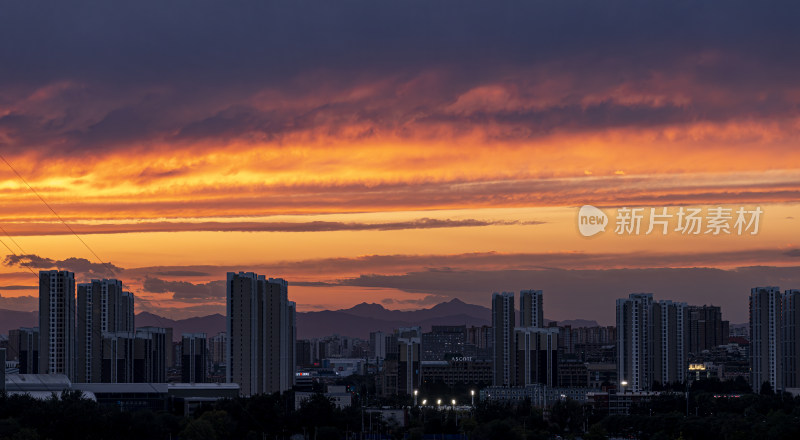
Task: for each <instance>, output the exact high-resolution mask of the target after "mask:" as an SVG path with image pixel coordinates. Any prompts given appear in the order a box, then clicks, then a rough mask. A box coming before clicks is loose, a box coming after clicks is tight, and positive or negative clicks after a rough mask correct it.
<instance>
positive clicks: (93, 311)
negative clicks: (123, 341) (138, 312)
mask: <svg viewBox="0 0 800 440" xmlns="http://www.w3.org/2000/svg"><path fill="white" fill-rule="evenodd" d="M77 293H78V299H77V301H78V312H77V313H78V314H77V345H76V352H77V356H78V357H77V359H78V362H77V366H76V381H77V382H79V383H97V382H101V381H102V364H103V359H104V356H103V348H104V343H103V338H104V336H105V334H106V333H111V334H116V333H118V332H125V333H132V332H134V308H133V294H131V293H130V292H125V291H123V290H122V282H121V281H119V280H115V279H110V280H109V279H103V280H92V281H91V282H90V283H81V284H78V289H77Z"/></svg>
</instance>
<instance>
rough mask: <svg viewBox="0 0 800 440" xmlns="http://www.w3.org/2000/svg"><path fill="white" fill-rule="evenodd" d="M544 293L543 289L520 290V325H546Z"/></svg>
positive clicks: (541, 326)
mask: <svg viewBox="0 0 800 440" xmlns="http://www.w3.org/2000/svg"><path fill="white" fill-rule="evenodd" d="M543 299H544V295H543V294H542V291H541V290H522V291H520V292H519V326H520V327H535V328H543V327H544V309H543V302H544V301H543Z"/></svg>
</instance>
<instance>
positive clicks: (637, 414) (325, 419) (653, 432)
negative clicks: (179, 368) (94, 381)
mask: <svg viewBox="0 0 800 440" xmlns="http://www.w3.org/2000/svg"><path fill="white" fill-rule="evenodd" d="M353 385H355V386H357V388H356V390H358V391H356V396H355V397H356V398H355V399H354V402H355V405H353V406H352V407H349V408H345V409H339V408H336V406H335V405H334V404H333V402H332V401H330V400H329V399H327V398H326V397H325V396H324V395H323V394H314V395H312V397H311V398H310V399H309V400H307V401H306V402H304V403H303V405H302V406H301V407H300V408H299V409H298V410H295V409H294V393H292V392H289V393H284V394H283V395H278V394H274V395H260V396H254V397H250V398H237V399H227V400H219V401H217V402H215V403H214V404H208V405H204V406H202V407H200V408H199V409H198V410H197V411H195V413H194V414H190V415H186V416H179V415H176V414H174V413H171V412H167V411H162V412H153V411H149V410H141V411H131V412H123V411H120V410H119V409H116V408H113V407H104V406H101V405H98V404H97V403H96V402H94V401H91V400H87V399H84V398H83V397H81V394H80V393H77V392H65V393H62V394H61V395H60V396H59V397H58V398H56V397H53V398H50V399H47V400H36V399H33V398H31V397H29V396H6V395H0V440H5V439H13V440H37V439H189V440H193V439H210V440H223V439H262V438H265V437H266V438H269V439H288V438H290V437H291V436H292V435H296V434H300V435H305V436H306V438H309V439H316V440H326V439H331V440H333V439H343V438H347V436H348V434H350V438H358V435H357V434H356V435H355V436H353V435H354V433H359V432H361V430H362V427H363V429H364V431H365V432H367V431H371V432H372V433H381V434H383V435H388V436H390V437H391V438H396V439H404V438H408V439H422V438H423V437H424V436H425V435H429V434H454V435H462V436H464V437H466V438H468V439H470V440H494V439H496V440H536V439H542V440H544V439H552V438H555V437H556V436H561V437H563V438H577V437H580V438H584V439H589V440H594V439H603V438H608V437H609V436H612V437H624V438H640V439H646V440H647V439H654V440H660V439H675V438H681V439H730V440H739V439H759V440H763V439H798V438H800V399H798V398H793V397H792V396H790V395H788V394H776V393H773V392H771V390H770V389H769V388H764V387H762V393H761V394H752V393H740V394H736V393H739V392H740V391H741V390H742V384H741V383H736V382H730V383H726V382H716V381H708V382H706V383H704V384H698V385H696V386H693V387H692V390H691V391H690V393H689V395H688V398H687V396H686V395H685V394H684V393H680V392H675V393H673V394H667V395H662V396H660V397H658V398H656V399H654V400H653V401H652V402H649V403H647V404H641V405H636V406H634V407H632V408H631V412H630V415H625V416H622V415H607V414H603V413H600V412H597V411H594V410H593V409H592V407H591V406H589V405H583V404H580V403H578V402H575V401H571V400H564V401H559V402H556V403H555V404H554V405H552V406H551V407H549V408H546V409H544V410H543V409H541V408H536V407H534V406H532V405H531V404H530V402H521V403H516V404H510V403H497V402H477V401H476V406H475V408H474V409H472V410H471V411H458V412H456V411H452V410H450V409H442V410H438V409H435V408H429V407H428V408H420V407H412V408H410V410H409V419H408V421H409V423H408V425H407V426H405V427H403V426H398V425H395V424H392V423H386V422H382V421H381V420H380V418H379V417H370V415H369V414H368V412H365V411H362V408H361V404H360V402H361V401H362V400H363V401H366V400H367V399H365V398H363V397H362V396H361V394H360V392H361V391H364V392H370V391H372V390H370V389H369V386H364V387H361V386H360V385H359V384H353ZM744 385H746V384H744ZM675 388H677V387H675ZM720 394H731V395H732V396H738V397H725V398H720V397H716V396H719V395H720ZM406 400H407V399H406ZM397 403H398V406H399V404H400V403H401V402H400V401H399V400H398V402H397ZM406 403H408V402H406ZM687 412H688V416H687Z"/></svg>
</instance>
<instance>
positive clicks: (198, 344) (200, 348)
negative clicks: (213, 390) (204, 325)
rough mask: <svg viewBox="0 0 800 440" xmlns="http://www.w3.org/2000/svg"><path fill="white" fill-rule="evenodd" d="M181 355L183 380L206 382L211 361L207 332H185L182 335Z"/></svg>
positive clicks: (186, 381) (185, 381) (184, 381)
mask: <svg viewBox="0 0 800 440" xmlns="http://www.w3.org/2000/svg"><path fill="white" fill-rule="evenodd" d="M181 357H182V359H181V382H183V383H204V382H206V378H207V377H208V362H209V359H208V347H207V345H206V334H205V333H184V334H183V335H182V337H181Z"/></svg>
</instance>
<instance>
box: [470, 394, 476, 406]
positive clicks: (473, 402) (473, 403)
mask: <svg viewBox="0 0 800 440" xmlns="http://www.w3.org/2000/svg"><path fill="white" fill-rule="evenodd" d="M469 394H470V396H471V397H472V407H473V408H474V407H475V390H471V391H470V392H469Z"/></svg>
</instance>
